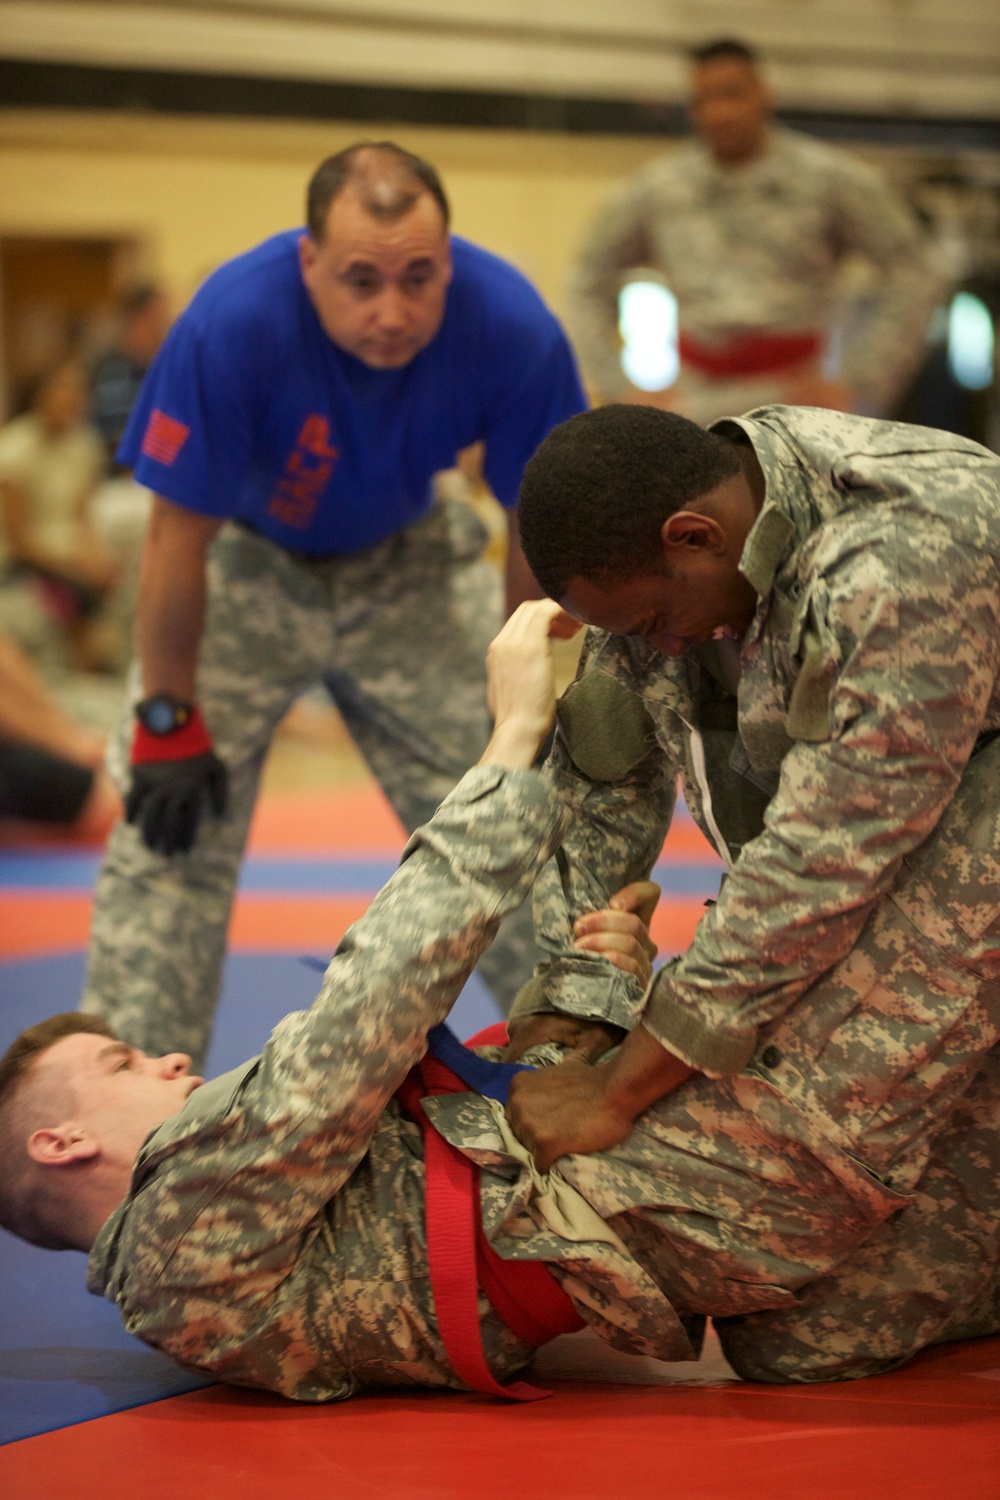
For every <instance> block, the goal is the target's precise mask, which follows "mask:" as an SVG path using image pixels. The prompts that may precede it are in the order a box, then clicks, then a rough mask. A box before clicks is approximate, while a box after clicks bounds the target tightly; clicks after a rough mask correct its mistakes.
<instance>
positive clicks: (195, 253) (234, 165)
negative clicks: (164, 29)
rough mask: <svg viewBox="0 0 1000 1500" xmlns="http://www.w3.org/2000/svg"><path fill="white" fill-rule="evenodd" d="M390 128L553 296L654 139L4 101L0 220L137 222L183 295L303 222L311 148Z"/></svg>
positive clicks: (477, 231)
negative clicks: (168, 115) (603, 208)
mask: <svg viewBox="0 0 1000 1500" xmlns="http://www.w3.org/2000/svg"><path fill="white" fill-rule="evenodd" d="M390 134H391V135H392V136H394V137H395V138H396V139H397V140H399V141H400V142H401V143H402V144H404V145H406V146H408V147H409V148H410V149H412V150H415V151H417V152H419V153H420V154H421V155H424V156H427V157H428V158H429V159H430V160H432V161H433V162H434V163H435V164H436V165H437V167H438V168H439V169H440V171H441V172H442V174H443V176H444V179H445V182H446V184H447V187H448V189H449V192H450V194H451V197H452V201H453V204H454V210H455V228H456V230H457V231H458V233H460V234H464V235H467V236H468V237H469V238H470V239H473V240H476V241H477V242H478V243H480V244H482V245H485V246H486V247H487V248H489V249H491V250H494V251H496V252H497V253H499V254H501V255H504V256H506V257H507V258H509V259H510V260H512V261H513V262H514V263H515V264H516V265H518V266H519V267H520V268H521V269H522V270H524V271H525V272H526V273H527V274H528V275H529V276H530V277H531V278H532V280H534V281H535V283H536V284H537V285H538V286H539V288H540V289H541V291H542V293H543V295H544V296H545V297H546V298H547V299H548V300H549V301H550V303H551V304H552V306H553V307H555V308H556V309H557V310H561V309H562V307H563V305H564V302H565V285H566V278H567V274H568V270H569V266H570V264H571V262H572V258H573V255H574V252H575V248H576V246H577V244H578V243H579V239H580V236H581V234H582V232H583V229H584V226H585V225H586V223H587V221H588V220H589V218H590V217H591V215H592V214H593V213H594V212H595V210H596V209H597V207H598V205H599V204H600V202H601V200H602V199H603V198H604V197H605V196H606V194H607V193H608V192H610V191H611V189H612V188H613V186H614V184H615V183H616V182H617V181H618V180H619V179H620V178H621V177H623V176H624V175H625V174H626V173H628V172H630V171H632V170H634V169H635V168H636V167H637V166H638V165H639V164H640V163H641V162H643V161H645V160H647V159H648V158H649V156H650V155H652V154H654V153H655V152H658V151H662V150H663V149H664V143H663V142H662V141H658V140H655V139H650V140H647V139H625V140H623V139H611V138H607V139H606V138H602V137H596V138H594V137H587V138H585V139H575V138H573V137H567V136H557V135H552V136H545V135H534V134H532V135H524V134H514V133H510V134H508V133H503V132H488V131H478V132H477V131H465V130H456V131H449V130H437V129H435V130H426V129H425V130H418V129H411V128H409V127H393V126H391V125H386V126H371V125H363V126H360V125H359V126H353V125H349V124H348V125H342V124H337V125H311V124H304V125H303V124H285V123H272V122H258V121H247V122H240V121H232V120H226V121H211V120H201V119H199V120H192V119H177V120H169V119H167V120H165V119H163V118H162V117H156V118H154V117H147V116H141V115H136V116H121V115H117V114H115V115H111V114H109V115H87V114H47V113H35V112H31V113H29V112H17V111H6V112H3V111H0V234H11V233H25V234H50V235H61V234H75V235H86V234H93V235H100V236H105V235H116V236H117V235H121V236H136V237H137V238H138V239H139V240H140V241H141V242H142V243H143V245H144V247H145V250H146V254H147V255H148V261H147V263H146V265H145V266H144V267H143V269H144V270H145V271H146V272H149V273H151V274H154V275H156V276H159V277H162V279H163V281H164V282H165V284H166V285H167V287H168V289H169V290H170V291H171V293H172V294H173V296H174V297H175V299H176V301H177V304H178V306H180V305H182V304H183V302H184V301H185V300H186V299H187V298H188V297H189V296H190V294H191V292H192V291H193V289H194V287H195V286H196V285H197V283H198V282H199V281H200V280H201V278H202V277H203V276H204V275H205V274H206V273H207V272H208V271H209V270H211V269H212V268H213V267H214V266H216V265H218V263H219V262H220V261H222V260H225V259H226V258H228V257H229V256H232V255H236V254H238V253H239V252H240V251H242V250H245V249H247V248H248V247H249V246H251V245H254V244H256V243H257V242H258V241H259V240H261V239H263V238H264V237H265V236H266V235H268V234H272V233H274V232H275V231H277V230H279V229H284V228H287V227H289V226H290V225H293V224H297V223H300V222H301V219H302V213H303V208H302V204H303V197H304V189H305V184H306V181H307V179H308V176H309V174H310V172H311V170H312V168H313V167H314V166H315V165H316V163H317V162H318V161H319V160H321V158H322V157H323V156H325V155H327V154H329V153H330V152H332V151H336V150H339V149H340V148H341V147H342V146H344V145H347V144H348V143H349V142H350V141H352V140H356V139H358V138H359V137H364V136H367V137H369V138H371V137H373V136H374V137H376V138H378V137H379V136H382V135H390Z"/></svg>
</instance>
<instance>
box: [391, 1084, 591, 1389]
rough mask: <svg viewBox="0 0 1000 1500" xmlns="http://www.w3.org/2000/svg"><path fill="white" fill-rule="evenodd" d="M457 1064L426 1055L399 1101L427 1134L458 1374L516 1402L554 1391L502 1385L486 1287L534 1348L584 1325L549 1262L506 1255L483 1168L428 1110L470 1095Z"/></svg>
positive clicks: (430, 1234)
mask: <svg viewBox="0 0 1000 1500" xmlns="http://www.w3.org/2000/svg"><path fill="white" fill-rule="evenodd" d="M468 1092H469V1089H468V1087H467V1085H466V1084H464V1083H463V1082H462V1081H461V1079H459V1078H456V1076H455V1074H454V1073H453V1072H452V1071H451V1069H450V1068H446V1067H445V1066H444V1065H443V1064H442V1063H439V1062H437V1061H436V1060H435V1059H434V1058H432V1057H425V1058H424V1059H423V1061H422V1062H420V1063H418V1064H417V1066H416V1067H415V1068H413V1069H412V1070H411V1071H410V1072H409V1073H408V1074H407V1076H406V1078H405V1079H404V1080H403V1082H402V1084H401V1085H400V1087H399V1088H398V1089H397V1091H396V1098H397V1099H398V1100H399V1102H400V1104H401V1105H402V1107H403V1109H404V1110H405V1111H406V1113H407V1114H408V1115H409V1116H410V1118H411V1119H413V1120H415V1121H416V1122H417V1124H418V1125H419V1126H420V1128H421V1130H422V1131H423V1136H424V1166H425V1173H426V1186H425V1207H426V1221H427V1259H428V1263H429V1266H430V1277H431V1290H432V1292H433V1294H434V1307H435V1311H436V1313H437V1321H438V1332H439V1333H440V1335H441V1341H442V1343H443V1344H444V1347H445V1351H446V1352H447V1355H448V1358H449V1360H450V1361H451V1365H452V1368H453V1369H454V1371H455V1373H456V1375H458V1377H459V1379H460V1380H462V1381H463V1382H464V1383H465V1385H467V1386H469V1387H470V1389H472V1390H474V1391H483V1392H485V1393H486V1394H488V1395H491V1396H505V1397H507V1399H508V1400H512V1401H537V1400H539V1399H540V1398H541V1397H543V1396H548V1395H550V1394H551V1392H549V1391H542V1390H538V1389H537V1387H535V1386H532V1385H528V1384H526V1382H524V1381H522V1380H517V1381H513V1382H512V1383H511V1384H510V1385H500V1383H499V1382H498V1381H497V1380H495V1379H494V1377H493V1375H492V1374H491V1373H490V1369H489V1367H488V1365H487V1363H486V1357H485V1355H484V1353H483V1341H482V1331H481V1329H480V1324H479V1301H478V1289H479V1287H482V1289H483V1291H484V1292H485V1293H486V1296H487V1297H488V1299H489V1302H490V1305H491V1307H492V1308H493V1310H494V1312H496V1313H497V1315H498V1316H499V1317H500V1318H501V1319H502V1320H503V1322H504V1323H506V1325H507V1327H508V1328H509V1329H510V1330H511V1332H512V1333H513V1334H515V1335H516V1336H517V1337H518V1338H519V1339H520V1340H521V1342H522V1343H525V1344H530V1345H532V1346H533V1347H534V1348H538V1347H540V1346H541V1345H542V1344H546V1343H548V1341H549V1339H553V1338H555V1337H556V1335H557V1334H560V1333H575V1332H576V1330H577V1329H578V1328H582V1327H583V1326H584V1322H583V1319H582V1318H581V1317H580V1315H579V1313H578V1312H577V1311H576V1308H575V1307H574V1306H573V1304H572V1302H571V1301H570V1299H569V1297H568V1296H567V1295H566V1293H565V1292H564V1291H563V1290H562V1288H561V1287H560V1286H559V1285H558V1283H557V1282H556V1281H555V1280H554V1278H553V1276H552V1274H551V1272H550V1271H548V1270H547V1269H546V1267H545V1265H544V1263H543V1262H542V1261H537V1260H504V1259H502V1257H501V1256H499V1255H498V1254H497V1253H496V1251H495V1250H494V1249H493V1247H492V1245H491V1244H490V1243H489V1241H488V1240H487V1238H486V1234H485V1232H484V1230H483V1218H482V1212H481V1210H480V1206H479V1168H478V1167H477V1166H476V1165H475V1163H474V1162H471V1161H470V1160H469V1158H468V1157H467V1156H464V1155H463V1154H462V1152H461V1151H459V1150H458V1148H457V1147H456V1146H453V1145H452V1144H451V1142H450V1141H446V1140H445V1138H444V1136H443V1135H439V1134H438V1132H437V1130H435V1128H434V1126H433V1125H432V1124H431V1122H430V1120H429V1119H428V1118H427V1115H426V1114H425V1113H424V1110H423V1106H422V1104H421V1100H422V1099H425V1098H426V1097H427V1096H428V1095H429V1094H459V1093H468Z"/></svg>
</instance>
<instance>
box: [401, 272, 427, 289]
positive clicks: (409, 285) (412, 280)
mask: <svg viewBox="0 0 1000 1500" xmlns="http://www.w3.org/2000/svg"><path fill="white" fill-rule="evenodd" d="M433 276H434V273H433V271H416V272H414V274H413V275H412V276H407V277H406V278H405V280H404V282H403V286H404V287H405V288H406V290H407V291H418V290H419V289H420V287H422V286H426V285H427V283H428V282H429V281H431V280H432V279H433Z"/></svg>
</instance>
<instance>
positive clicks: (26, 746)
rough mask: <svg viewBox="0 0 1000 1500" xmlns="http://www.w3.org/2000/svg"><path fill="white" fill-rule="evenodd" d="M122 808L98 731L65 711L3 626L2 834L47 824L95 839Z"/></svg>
mask: <svg viewBox="0 0 1000 1500" xmlns="http://www.w3.org/2000/svg"><path fill="white" fill-rule="evenodd" d="M120 814H121V799H120V798H119V796H118V793H117V791H116V790H115V786H114V783H113V782H112V780H111V778H110V776H108V775H107V773H106V772H105V770H104V740H103V738H102V736H100V735H97V734H93V733H92V732H91V731H90V730H87V729H84V728H82V727H81V726H80V725H79V724H74V723H73V721H72V720H71V719H68V718H67V717H66V715H65V714H64V713H63V712H62V709H61V708H60V707H59V705H58V704H57V703H56V701H55V700H54V699H53V698H52V696H51V694H50V693H49V691H48V689H47V688H46V687H45V684H44V683H43V682H42V680H41V678H40V677H39V675H38V673H37V672H36V671H35V669H34V667H33V666H32V663H31V662H30V660H29V659H28V658H27V657H26V656H25V654H24V652H23V651H21V650H20V649H19V647H18V646H17V644H16V643H15V642H14V641H12V640H10V639H9V638H8V637H7V636H5V635H3V634H2V633H0V839H2V838H3V837H4V836H5V835H10V836H11V837H13V838H23V837H24V835H25V832H29V833H36V832H38V831H40V830H42V829H44V830H45V831H46V832H51V833H56V832H58V833H64V834H69V835H71V836H72V837H73V838H81V839H86V840H87V841H90V840H99V839H103V838H104V837H105V835H106V834H107V832H108V830H109V829H110V827H111V825H112V823H113V822H114V821H115V819H116V818H117V817H119V816H120ZM10 820H14V822H13V824H11V822H10ZM25 825H29V826H28V827H27V828H26V826H25Z"/></svg>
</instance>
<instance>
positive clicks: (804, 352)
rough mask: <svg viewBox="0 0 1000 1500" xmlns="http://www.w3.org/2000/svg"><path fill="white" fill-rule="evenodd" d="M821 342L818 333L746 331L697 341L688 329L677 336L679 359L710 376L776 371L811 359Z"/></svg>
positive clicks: (721, 376) (716, 378)
mask: <svg viewBox="0 0 1000 1500" xmlns="http://www.w3.org/2000/svg"><path fill="white" fill-rule="evenodd" d="M821 345H822V340H821V338H820V336H819V334H818V333H747V334H744V335H743V336H742V337H741V338H736V339H730V341H729V343H728V344H718V345H716V344H712V345H708V344H702V343H699V341H698V340H697V339H693V338H692V337H691V335H690V334H689V333H683V332H682V333H680V334H679V335H678V337H677V351H678V353H679V354H680V357H681V363H682V364H685V365H691V366H692V367H693V368H694V369H695V370H698V371H699V372H700V373H701V374H702V375H707V376H708V377H709V379H711V380H725V379H731V378H733V377H735V378H739V377H741V376H744V375H773V374H777V372H778V371H779V370H787V369H789V368H790V367H791V366H792V365H799V364H801V363H802V362H803V360H807V359H814V358H815V357H816V355H817V354H818V353H819V351H820V347H821Z"/></svg>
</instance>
